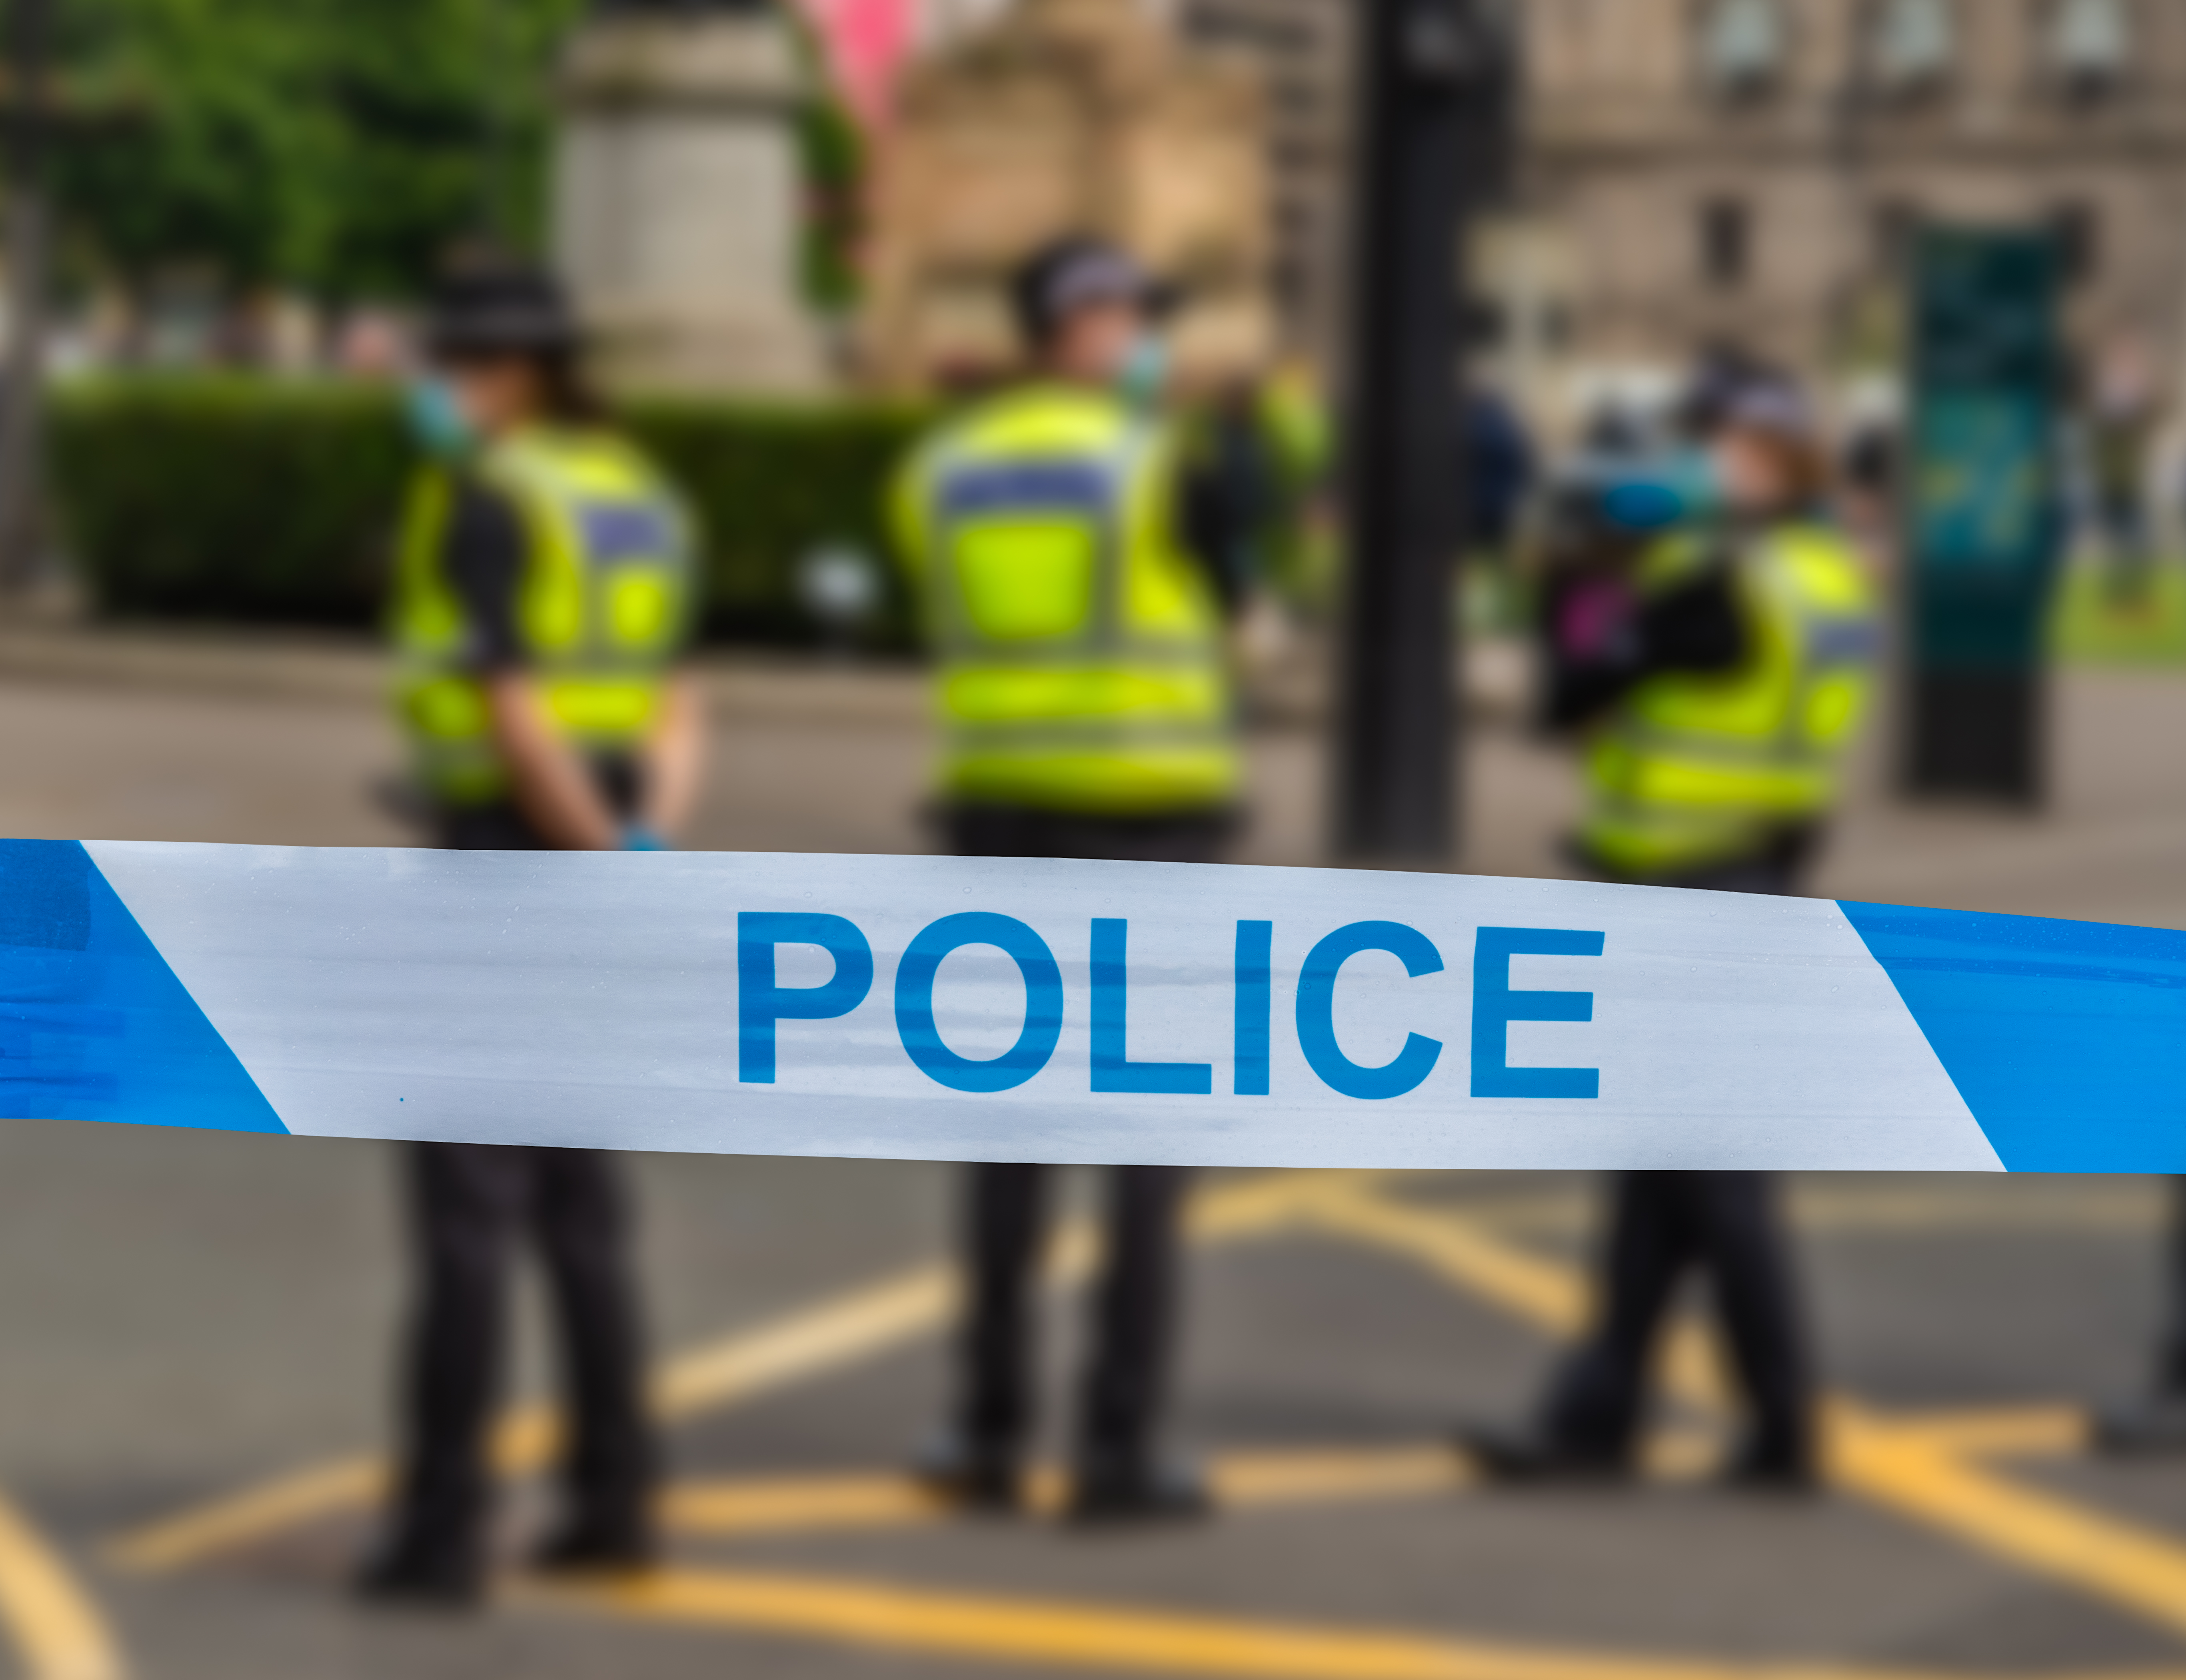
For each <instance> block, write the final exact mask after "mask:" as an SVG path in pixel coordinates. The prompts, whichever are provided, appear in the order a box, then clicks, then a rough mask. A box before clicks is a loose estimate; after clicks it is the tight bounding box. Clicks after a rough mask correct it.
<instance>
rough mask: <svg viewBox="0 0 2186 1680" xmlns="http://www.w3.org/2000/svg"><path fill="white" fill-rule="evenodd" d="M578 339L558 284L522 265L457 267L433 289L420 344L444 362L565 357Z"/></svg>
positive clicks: (579, 331)
mask: <svg viewBox="0 0 2186 1680" xmlns="http://www.w3.org/2000/svg"><path fill="white" fill-rule="evenodd" d="M583 343H584V330H583V328H581V327H580V325H579V324H578V321H577V316H576V312H575V311H574V310H573V309H571V308H570V306H569V298H568V297H567V295H566V294H564V293H563V289H562V288H561V285H560V283H558V282H557V281H556V280H555V279H554V278H553V277H552V276H551V275H549V274H547V273H545V272H542V271H541V270H539V269H536V268H531V267H527V266H521V265H517V264H503V263H492V264H474V265H470V266H465V267H462V268H458V269H456V270H454V271H452V272H450V273H449V274H447V275H446V276H445V277H443V278H442V279H441V281H440V284H439V285H437V286H436V287H435V288H434V291H433V296H432V300H431V302H430V305H429V309H428V311H427V316H426V327H425V348H426V350H427V351H428V352H429V354H431V355H432V356H434V357H436V358H439V359H440V360H443V361H464V360H466V359H471V358H479V357H488V356H560V355H567V354H569V352H571V351H574V350H577V349H579V348H580V347H581V346H582V344H583Z"/></svg>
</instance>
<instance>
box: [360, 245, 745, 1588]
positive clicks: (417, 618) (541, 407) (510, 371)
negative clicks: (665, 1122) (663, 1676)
mask: <svg viewBox="0 0 2186 1680" xmlns="http://www.w3.org/2000/svg"><path fill="white" fill-rule="evenodd" d="M429 347H430V353H431V357H432V362H433V368H432V372H431V373H430V376H429V377H428V378H424V379H422V380H420V381H419V382H418V384H416V385H415V386H414V387H413V388H412V392H411V399H410V402H411V414H412V422H413V425H414V428H415V429H416V431H417V433H418V438H419V440H420V442H421V443H422V444H423V445H424V446H425V448H426V450H427V451H428V454H429V465H428V466H427V467H426V468H425V469H424V471H423V473H422V474H421V476H420V479H419V480H418V484H417V487H416V489H415V490H414V491H413V494H412V498H411V502H410V507H409V510H408V514H407V518H406V524H405V528H404V533H403V536H402V540H401V550H400V552H399V554H398V557H397V569H396V580H395V598H394V604H393V610H392V614H391V618H392V627H393V630H394V636H395V642H396V646H397V649H398V652H399V654H400V658H401V678H400V685H399V691H398V697H399V703H400V709H401V715H402V719H403V721H404V723H405V725H406V728H407V731H408V733H409V736H410V739H411V742H412V749H413V753H414V757H415V761H416V766H417V773H418V778H419V780H420V781H421V783H422V784H423V790H424V792H425V793H426V794H427V796H428V798H429V800H430V802H431V804H432V808H433V809H434V814H435V820H436V821H437V825H438V828H439V834H440V844H441V845H443V846H444V847H447V848H452V849H455V850H457V851H546V850H553V851H609V850H615V849H630V850H641V851H642V850H658V849H660V848H664V846H665V845H666V839H665V837H666V836H668V835H670V834H672V833H674V832H675V831H676V830H677V829H678V828H679V827H680V826H681V825H682V823H683V821H684V820H685V819H686V817H687V815H689V812H690V809H691V806H692V801H693V798H694V797H695V794H696V792H697V787H698V774H699V766H700V762H701V755H702V752H703V740H702V738H701V714H700V707H699V699H698V694H697V692H695V690H694V688H693V686H692V681H691V680H690V678H689V677H688V676H687V675H679V674H678V673H677V671H676V670H675V662H676V660H677V658H678V657H679V656H680V654H681V650H682V647H683V644H684V641H685V637H686V633H687V625H688V623H689V619H690V605H691V602H690V596H691V567H692V531H691V529H690V525H689V522H688V521H687V518H686V516H685V513H684V512H683V509H682V507H681V504H680V503H679V501H677V499H676V497H675V496H674V495H673V494H672V493H671V492H670V490H669V489H668V487H667V485H666V484H664V482H663V480H662V479H661V478H660V477H659V474H658V473H656V472H655V471H654V470H653V468H652V467H651V466H650V465H649V464H648V463H647V462H646V461H645V460H644V459H643V458H642V456H640V455H639V454H638V453H637V451H636V450H635V449H633V448H632V447H631V445H630V444H629V443H628V442H627V441H625V440H624V439H622V438H621V437H619V435H617V434H616V433H615V432H614V430H613V429H612V428H610V427H609V426H608V424H607V423H606V421H605V419H604V417H603V414H602V412H601V411H600V409H599V406H598V405H597V402H596V401H595V400H594V399H593V397H592V395H591V392H590V391H589V390H588V389H587V388H586V384H585V383H584V380H583V378H582V377H581V373H580V350H581V345H580V341H579V336H578V333H577V330H576V328H575V322H574V321H573V319H572V317H571V315H570V311H569V308H568V307H567V305H566V304H565V303H564V301H563V298H562V296H561V294H560V293H559V291H558V289H557V288H556V287H555V286H554V285H553V284H552V282H550V281H549V280H547V278H546V277H543V276H541V275H539V274H536V273H534V272H530V271H528V270H524V269H521V268H516V267H509V266H493V265H485V266H474V267H473V268H471V269H469V270H468V271H465V272H460V273H458V274H457V275H455V276H453V277H451V278H450V279H449V280H448V281H447V282H446V283H445V284H444V285H443V286H442V288H440V294H439V295H438V297H437V299H436V300H435V302H434V311H433V316H432V322H431V328H430V343H429ZM408 1168H409V1179H410V1196H411V1203H412V1207H411V1214H412V1241H413V1245H414V1246H413V1253H414V1254H415V1257H416V1260H417V1264H418V1285H417V1305H416V1308H415V1316H414V1320H413V1323H412V1330H411V1334H410V1340H409V1348H408V1354H407V1377H406V1391H405V1401H404V1407H403V1430H404V1442H403V1452H402V1461H401V1472H400V1475H399V1476H398V1477H397V1480H396V1483H395V1510H394V1513H393V1520H392V1521H391V1524H390V1527H389V1530H388V1532H387V1534H386V1536H385V1537H384V1542H383V1543H382V1544H381V1546H380V1548H379V1549H378V1552H377V1554H375V1555H374V1556H373V1558H372V1560H370V1561H369V1562H368V1563H367V1565H366V1567H365V1568H364V1570H363V1571H362V1574H361V1576H359V1580H358V1587H359V1589H360V1591H362V1593H365V1594H367V1596H369V1597H372V1598H375V1599H405V1600H412V1601H419V1602H429V1603H437V1604H467V1603H469V1602H471V1601H472V1600H474V1599H476V1598H477V1597H478V1596H479V1593H480V1592H481V1590H482V1588H483V1586H484V1582H485V1573H486V1565H487V1557H486V1546H485V1536H486V1519H487V1515H488V1504H489V1495H490V1467H489V1464H488V1436H489V1431H490V1423H491V1419H492V1414H493V1409H494V1398H495V1393H496V1387H497V1385H498V1381H499V1378H500V1375H501V1365H502V1353H503V1342H504V1339H505V1338H504V1324H505V1319H506V1310H507V1302H506V1294H507V1288H506V1283H507V1280H506V1272H507V1263H508V1258H509V1252H510V1250H511V1249H512V1247H513V1246H514V1245H515V1243H516V1241H517V1240H518V1238H519V1237H520V1236H524V1237H529V1238H530V1240H532V1241H533V1242H535V1244H536V1245H537V1246H538V1249H539V1252H540V1254H541V1258H542V1259H543V1261H544V1262H545V1265H546V1269H547V1280H548V1283H549V1285H550V1287H551V1292H552V1302H553V1306H554V1309H555V1315H556V1319H557V1322H558V1328H559V1330H560V1331H561V1336H562V1342H563V1371H564V1374H565V1376H566V1379H567V1386H568V1388H569V1399H570V1402H571V1404H570V1407H569V1414H570V1419H571V1426H570V1430H569V1445H568V1448H567V1453H566V1457H565V1459H564V1463H563V1472H562V1483H563V1496H564V1506H565V1508H564V1509H563V1515H562V1521H561V1525H560V1526H559V1527H558V1529H556V1530H555V1531H554V1532H552V1533H551V1534H550V1535H549V1536H548V1537H547V1538H546V1539H545V1540H544V1542H543V1543H541V1545H540V1546H539V1547H538V1548H537V1549H536V1550H535V1553H534V1554H533V1560H534V1562H535V1564H536V1565H539V1566H541V1567H542V1568H547V1569H558V1570H575V1569H595V1568H628V1567H635V1566H638V1565H643V1564H645V1563H646V1562H647V1561H648V1560H650V1559H651V1557H652V1556H653V1548H654V1537H653V1522H652V1513H651V1509H650V1507H651V1502H652V1494H653V1481H654V1475H655V1467H656V1461H657V1457H658V1454H657V1453H656V1450H655V1446H654V1442H653V1435H652V1431H651V1426H650V1425H649V1424H648V1422H647V1416H646V1411H645V1400H644V1392H643V1346H642V1333H641V1326H640V1319H639V1311H638V1300H637V1291H636V1283H635V1280H634V1279H633V1277H632V1274H631V1257H630V1218H629V1213H628V1210H627V1207H626V1205H625V1195H624V1190H623V1188H622V1184H621V1182H620V1179H619V1173H618V1171H617V1168H616V1164H615V1162H614V1160H613V1158H612V1156H608V1155H607V1154H605V1153H603V1152H600V1151H591V1150H577V1149H540V1148H524V1147H517V1146H514V1145H486V1144H453V1143H418V1144H414V1145H412V1146H411V1150H410V1156H409V1161H408Z"/></svg>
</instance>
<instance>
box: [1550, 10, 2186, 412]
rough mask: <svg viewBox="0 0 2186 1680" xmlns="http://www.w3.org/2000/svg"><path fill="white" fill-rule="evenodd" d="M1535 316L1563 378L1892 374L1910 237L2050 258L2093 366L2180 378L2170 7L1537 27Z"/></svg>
mask: <svg viewBox="0 0 2186 1680" xmlns="http://www.w3.org/2000/svg"><path fill="white" fill-rule="evenodd" d="M1525 19H1526V31H1527V52H1528V61H1529V70H1528V81H1529V96H1530V103H1529V112H1528V118H1527V124H1528V131H1529V132H1528V136H1527V148H1526V152H1527V171H1528V181H1527V216H1526V222H1527V226H1528V227H1530V228H1531V229H1532V230H1533V235H1534V238H1535V241H1536V243H1537V244H1542V243H1545V244H1548V245H1549V246H1550V247H1560V248H1561V249H1559V250H1556V251H1555V255H1554V258H1553V260H1549V261H1547V262H1546V263H1545V264H1544V265H1539V266H1537V267H1538V273H1537V280H1538V284H1537V285H1536V288H1535V293H1534V295H1533V297H1531V298H1530V299H1528V300H1525V302H1526V304H1527V306H1528V307H1530V309H1531V310H1532V311H1533V315H1534V316H1535V317H1536V318H1537V319H1539V318H1545V319H1546V320H1547V321H1548V322H1549V337H1550V339H1552V341H1553V342H1552V344H1550V349H1551V350H1553V351H1554V352H1555V357H1556V360H1557V361H1559V362H1560V363H1561V364H1562V365H1564V366H1565V367H1571V368H1578V369H1584V370H1591V371H1592V372H1594V373H1595V374H1596V375H1600V374H1602V373H1604V372H1610V373H1614V372H1618V371H1620V370H1621V371H1623V372H1625V373H1627V374H1628V375H1629V376H1632V377H1635V378H1644V377H1646V376H1647V375H1648V374H1650V373H1653V374H1656V375H1657V376H1659V374H1660V373H1661V372H1662V371H1664V370H1666V369H1667V368H1668V367H1673V366H1675V365H1676V364H1677V363H1679V362H1680V361H1683V360H1684V358H1685V357H1686V356H1688V355H1689V354H1690V351H1691V350H1692V349H1693V347H1694V346H1696V344H1701V343H1703V342H1706V341H1707V340H1709V339H1728V340H1735V341H1738V342H1740V343H1742V344H1746V345H1749V346H1751V347H1752V348H1753V349H1756V350H1761V351H1763V352H1766V353H1768V354H1770V355H1773V356H1777V357H1779V358H1780V359H1782V360H1784V361H1788V362H1791V363H1792V364H1793V365H1795V366H1797V367H1801V368H1802V369H1804V370H1807V371H1808V372H1818V373H1819V372H1832V373H1837V374H1843V373H1847V372H1852V371H1855V370H1858V368H1860V367H1887V366H1888V365H1890V363H1891V362H1892V361H1893V360H1894V354H1895V350H1896V349H1897V342H1896V341H1897V333H1896V319H1895V317H1896V311H1895V309H1894V306H1893V300H1894V297H1895V295H1896V290H1895V288H1894V287H1893V285H1892V279H1893V277H1894V275H1895V274H1896V273H1897V264H1898V258H1899V257H1900V256H1901V255H1902V253H1903V249H1904V247H1905V244H1906V242H1907V238H1908V235H1909V232H1910V230H1912V229H1913V228H1914V227H1917V226H1918V225H1919V224H1920V221H1923V220H1924V219H1949V220H1954V221H1974V222H1990V223H2013V224H2019V225H2026V224H2031V223H2037V222H2039V223H2048V224H2049V225H2052V226H2054V227H2057V228H2058V229H2059V230H2060V232H2062V233H2063V234H2064V235H2065V238H2066V241H2067V244H2068V246H2069V247H2070V249H2071V252H2072V263H2073V268H2074V273H2075V288H2074V296H2073V305H2072V307H2073V315H2074V317H2075V322H2076V326H2077V330H2078V332H2079V333H2080V335H2081V336H2082V339H2083V341H2085V342H2087V343H2088V344H2090V346H2091V347H2092V346H2095V345H2105V344H2117V343H2119V342H2122V341H2127V340H2130V341H2133V342H2135V343H2137V344H2140V345H2141V346H2143V347H2144V349H2145V350H2147V351H2148V352H2149V353H2150V354H2152V355H2154V356H2158V357H2161V358H2164V359H2166V365H2167V363H2168V361H2172V360H2175V358H2176V355H2177V348H2178V329H2179V327H2180V324H2181V323H2180V316H2181V311H2182V309H2186V167H2182V166H2186V5H2182V4H2179V3H2178V0H1525Z"/></svg>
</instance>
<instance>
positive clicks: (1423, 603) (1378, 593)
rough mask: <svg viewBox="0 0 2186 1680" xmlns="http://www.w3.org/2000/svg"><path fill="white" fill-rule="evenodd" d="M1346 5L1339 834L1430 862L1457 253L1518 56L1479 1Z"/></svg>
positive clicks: (1446, 849) (1447, 541)
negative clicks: (1349, 135) (1349, 71)
mask: <svg viewBox="0 0 2186 1680" xmlns="http://www.w3.org/2000/svg"><path fill="white" fill-rule="evenodd" d="M1358 3H1359V13H1358V16H1359V66H1358V71H1359V74H1358V99H1357V107H1356V109H1357V114H1358V115H1357V138H1356V141H1355V146H1356V154H1355V163H1354V199H1353V203H1354V218H1355V220H1354V230H1353V241H1354V251H1355V266H1354V272H1353V286H1352V296H1351V359H1350V368H1349V374H1350V389H1349V392H1348V403H1347V405H1346V406H1347V409H1348V415H1347V419H1346V425H1345V428H1344V435H1345V439H1346V449H1347V472H1346V486H1345V501H1346V510H1347V511H1346V518H1347V524H1348V539H1349V540H1348V566H1349V584H1350V587H1349V601H1348V615H1347V619H1346V623H1345V626H1344V664H1343V671H1342V715H1341V719H1340V722H1339V730H1340V735H1339V747H1340V754H1339V762H1338V764H1337V788H1336V793H1337V811H1336V843H1337V851H1338V853H1339V854H1341V855H1342V857H1344V858H1346V859H1347V860H1351V861H1354V862H1359V863H1381V864H1385V865H1403V864H1412V865H1422V866H1426V867H1433V866H1435V865H1438V864H1440V863H1442V862H1443V861H1444V860H1447V859H1448V857H1449V854H1450V851H1451V848H1452V847H1453V845H1454V844H1455V838H1456V816H1457V814H1456V804H1457V793H1456V787H1455V763H1454V753H1453V746H1454V741H1453V731H1452V725H1451V718H1452V713H1453V709H1454V708H1455V703H1456V697H1455V675H1456V671H1455V665H1456V646H1457V638H1456V626H1455V620H1454V610H1455V602H1454V599H1453V591H1452V583H1453V580H1454V578H1455V570H1456V563H1457V560H1458V551H1459V546H1460V541H1461V540H1462V530H1463V512H1464V495H1465V490H1464V484H1463V483H1462V479H1463V466H1464V458H1465V454H1464V447H1463V434H1462V395H1463V388H1462V362H1463V359H1464V354H1465V350H1466V345H1465V343H1464V339H1465V336H1466V334H1465V322H1466V317H1467V311H1466V292H1465V283H1464V255H1463V254H1464V250H1465V246H1466V227H1467V225H1468V222H1469V221H1470V220H1471V217H1472V216H1474V215H1475V214H1476V213H1477V211H1478V210H1480V209H1481V208H1482V207H1483V204H1485V203H1486V202H1488V200H1489V199H1492V198H1493V197H1494V196H1495V195H1497V194H1498V193H1499V192H1500V191H1501V190H1502V188H1503V185H1504V180H1505V176H1506V175H1507V174H1508V171H1509V166H1510V160H1511V144H1512V141H1511V128H1512V123H1513V117H1514V110H1513V106H1514V101H1515V85H1516V76H1515V62H1514V60H1515V43H1514V40H1513V36H1512V31H1511V27H1510V25H1509V24H1508V21H1507V20H1506V18H1505V14H1504V8H1501V7H1499V6H1494V5H1492V4H1491V3H1489V0H1358Z"/></svg>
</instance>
